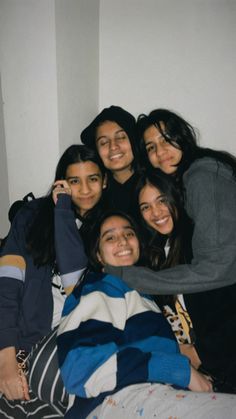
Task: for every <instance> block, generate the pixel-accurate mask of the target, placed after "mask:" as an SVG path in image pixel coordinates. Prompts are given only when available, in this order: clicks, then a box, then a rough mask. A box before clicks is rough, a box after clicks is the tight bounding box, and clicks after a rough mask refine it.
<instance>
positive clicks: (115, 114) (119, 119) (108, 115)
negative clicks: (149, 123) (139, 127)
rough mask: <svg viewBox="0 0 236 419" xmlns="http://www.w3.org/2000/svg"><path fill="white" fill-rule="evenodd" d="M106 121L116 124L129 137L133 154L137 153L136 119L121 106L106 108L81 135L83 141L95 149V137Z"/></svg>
mask: <svg viewBox="0 0 236 419" xmlns="http://www.w3.org/2000/svg"><path fill="white" fill-rule="evenodd" d="M105 121H113V122H116V123H117V124H118V125H119V126H120V127H121V128H123V130H124V131H125V132H126V134H127V135H128V137H129V140H130V143H131V147H132V149H133V152H135V147H136V144H135V143H136V141H135V140H136V123H135V118H134V116H133V115H131V113H129V112H127V111H125V110H124V109H123V108H121V107H120V106H113V105H112V106H110V107H109V108H104V109H103V110H102V111H101V112H100V113H99V114H98V115H97V116H96V118H95V119H94V120H93V121H92V122H91V124H89V125H88V126H87V128H85V129H84V130H83V131H82V133H81V136H80V138H81V141H82V143H83V144H85V145H86V146H88V147H91V148H96V147H95V135H96V129H97V127H98V125H100V124H101V123H102V122H105Z"/></svg>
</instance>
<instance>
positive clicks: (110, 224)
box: [97, 215, 140, 266]
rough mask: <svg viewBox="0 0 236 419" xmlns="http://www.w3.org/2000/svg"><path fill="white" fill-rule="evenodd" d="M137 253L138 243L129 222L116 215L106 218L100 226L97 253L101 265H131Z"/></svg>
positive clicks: (135, 259) (137, 256)
mask: <svg viewBox="0 0 236 419" xmlns="http://www.w3.org/2000/svg"><path fill="white" fill-rule="evenodd" d="M139 253H140V250H139V241H138V238H137V236H136V233H135V231H134V229H133V228H132V226H131V224H130V223H129V221H128V220H126V219H125V218H123V217H121V216H118V215H113V216H111V217H108V218H107V219H106V220H105V221H104V222H103V224H102V226H101V231H100V241H99V248H98V253H97V257H98V260H99V261H100V262H101V263H102V265H105V264H108V265H113V266H127V265H128V266H129V265H133V264H134V263H136V262H137V261H138V259H139Z"/></svg>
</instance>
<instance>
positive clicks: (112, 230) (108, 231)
mask: <svg viewBox="0 0 236 419" xmlns="http://www.w3.org/2000/svg"><path fill="white" fill-rule="evenodd" d="M121 229H122V230H132V231H134V228H133V227H131V226H124V227H121ZM116 230H117V228H116V227H115V228H109V229H108V230H106V231H104V233H103V234H102V235H101V239H102V238H103V237H104V236H105V235H106V234H107V233H113V232H114V231H116ZM134 232H135V231H134Z"/></svg>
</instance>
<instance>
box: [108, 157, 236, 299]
mask: <svg viewBox="0 0 236 419" xmlns="http://www.w3.org/2000/svg"><path fill="white" fill-rule="evenodd" d="M201 160H204V159H201ZM208 160H209V159H208ZM184 182H185V188H186V210H187V212H188V215H189V216H190V217H191V218H192V220H193V222H194V232H193V239H192V248H193V260H192V262H191V264H186V265H178V266H176V267H173V268H169V269H165V270H162V271H158V272H154V271H152V270H151V269H148V268H144V267H133V266H131V267H123V268H115V267H105V272H108V273H111V274H114V275H116V276H119V277H121V278H122V279H123V280H124V281H126V283H127V284H128V285H129V286H131V287H133V288H135V289H137V290H138V291H140V292H145V293H149V294H170V293H171V294H179V293H196V292H201V291H206V290H212V289H216V288H221V287H225V286H228V285H231V284H233V283H235V282H236V235H235V231H236V216H235V208H236V183H235V181H234V180H233V179H232V176H231V173H230V172H229V171H227V170H225V169H224V168H223V167H221V166H220V167H219V168H218V166H216V163H215V162H214V161H213V162H212V160H210V161H207V164H206V162H200V163H198V164H196V165H195V167H193V168H192V169H191V168H190V169H189V172H187V173H186V175H185V177H184Z"/></svg>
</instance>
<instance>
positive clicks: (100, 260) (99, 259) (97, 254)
mask: <svg viewBox="0 0 236 419" xmlns="http://www.w3.org/2000/svg"><path fill="white" fill-rule="evenodd" d="M96 256H97V258H98V261H99V262H100V263H101V264H102V265H104V263H103V260H102V258H101V255H100V253H99V252H97V253H96Z"/></svg>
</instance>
